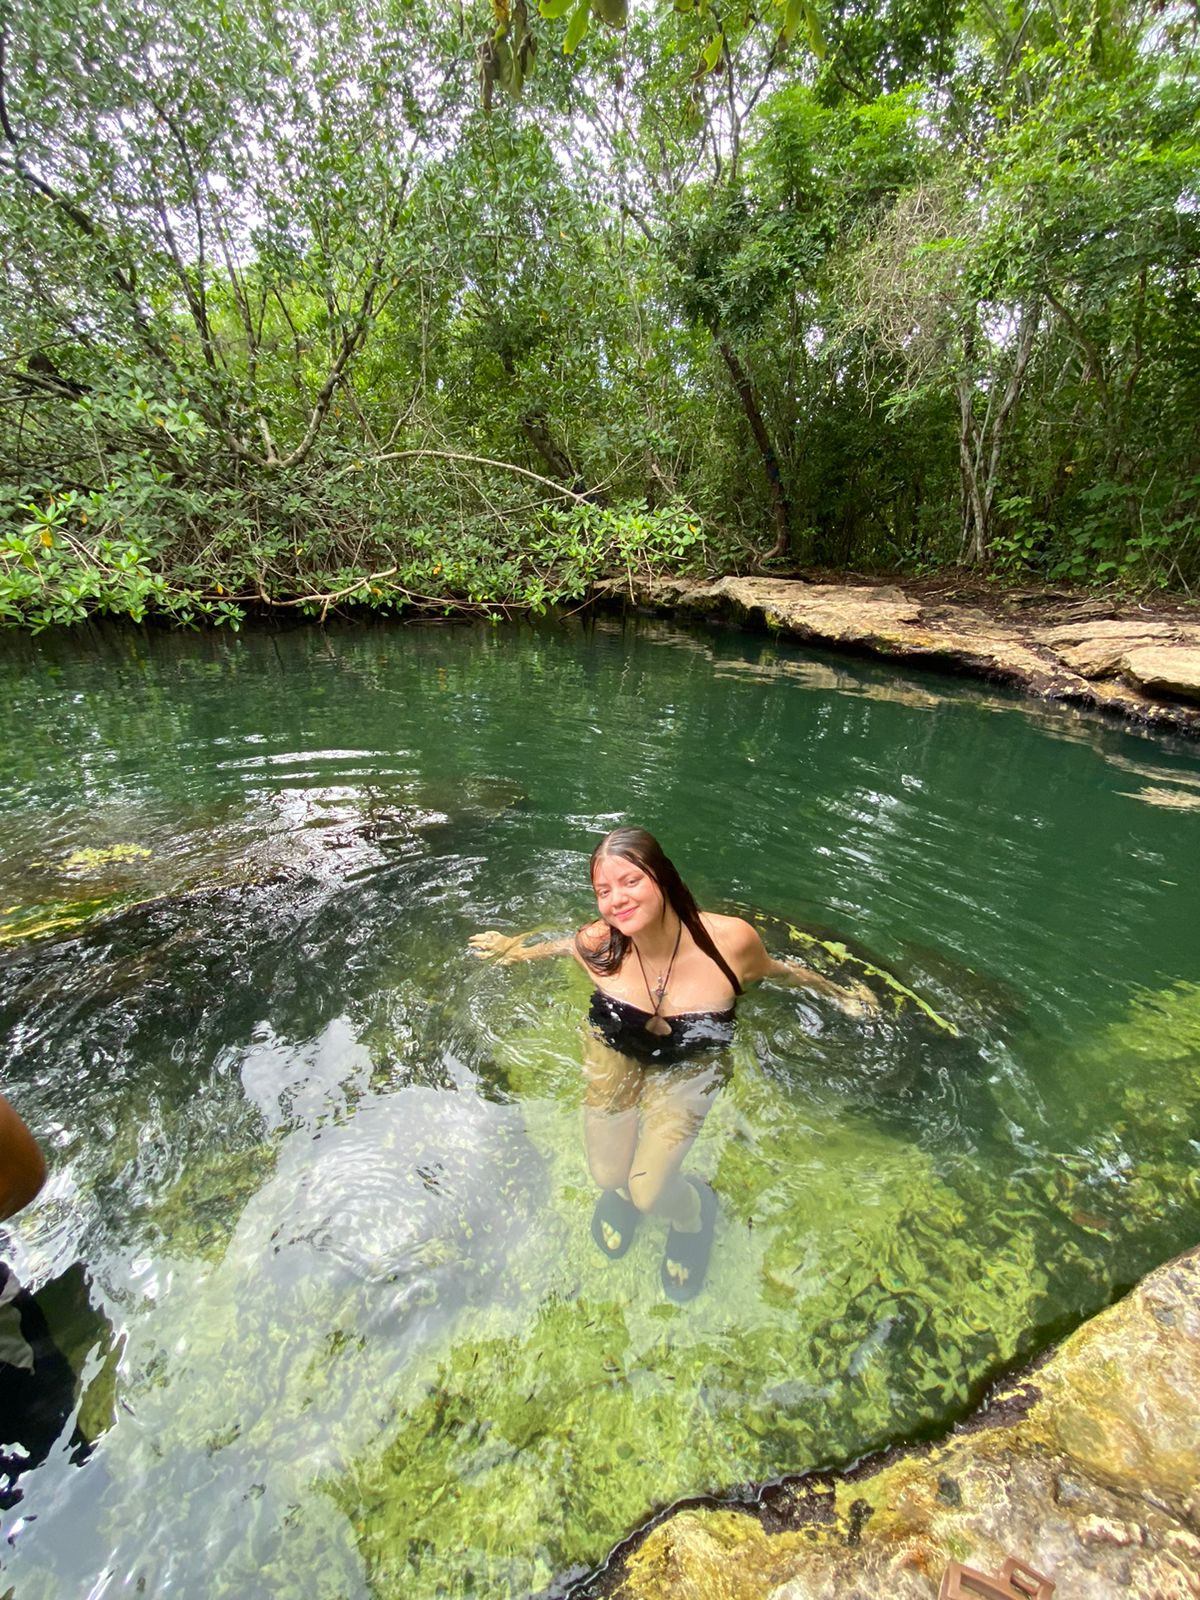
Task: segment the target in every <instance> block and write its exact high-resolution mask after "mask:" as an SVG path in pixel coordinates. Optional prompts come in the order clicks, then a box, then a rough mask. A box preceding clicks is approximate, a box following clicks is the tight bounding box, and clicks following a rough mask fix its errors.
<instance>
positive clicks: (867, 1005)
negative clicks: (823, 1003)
mask: <svg viewBox="0 0 1200 1600" xmlns="http://www.w3.org/2000/svg"><path fill="white" fill-rule="evenodd" d="M827 993H828V995H829V998H830V999H831V1000H832V1001H833V1003H834V1005H835V1006H836V1007H837V1008H838V1010H839V1011H842V1012H844V1013H845V1015H846V1016H848V1017H877V1016H878V1015H879V1010H880V1007H879V999H878V997H877V996H876V995H875V994H873V993H872V991H871V990H870V989H868V988H867V986H866V984H865V983H847V984H843V985H840V986H838V985H834V984H831V985H830V987H829V989H828V991H827Z"/></svg>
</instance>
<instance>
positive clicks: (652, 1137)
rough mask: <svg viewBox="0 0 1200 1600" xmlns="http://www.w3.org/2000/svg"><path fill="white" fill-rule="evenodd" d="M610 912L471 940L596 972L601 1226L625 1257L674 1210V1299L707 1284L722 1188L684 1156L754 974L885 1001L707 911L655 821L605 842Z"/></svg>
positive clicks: (591, 1137)
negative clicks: (649, 1220)
mask: <svg viewBox="0 0 1200 1600" xmlns="http://www.w3.org/2000/svg"><path fill="white" fill-rule="evenodd" d="M591 878H592V888H593V890H594V892H595V895H596V909H597V910H598V911H599V913H600V914H599V917H598V918H597V920H596V921H595V922H592V923H589V924H588V925H587V927H585V928H581V929H580V930H579V932H578V933H577V934H575V935H574V937H570V936H568V937H567V938H563V939H554V940H543V941H541V942H539V943H530V942H529V936H528V935H518V936H517V937H515V938H510V937H508V936H506V935H504V934H501V933H496V932H488V933H477V934H475V935H474V936H473V937H472V938H471V941H470V943H471V947H472V948H473V949H474V950H475V951H476V952H477V954H479V955H481V956H495V957H497V958H498V959H499V960H500V961H501V962H511V961H534V960H537V959H539V958H540V957H543V956H554V955H572V956H574V958H575V960H576V961H578V962H579V964H580V966H581V967H582V968H583V969H584V971H585V972H586V973H588V975H589V976H590V977H591V978H592V979H593V980H594V982H595V990H594V992H593V994H592V1001H591V1006H590V1009H589V1012H588V1021H589V1024H590V1027H589V1030H588V1034H587V1036H586V1039H585V1046H584V1073H585V1077H586V1096H585V1110H584V1140H585V1144H586V1148H587V1157H588V1165H589V1166H590V1168H591V1172H592V1177H593V1178H594V1179H595V1180H596V1183H597V1184H598V1185H599V1187H600V1196H599V1199H598V1200H597V1202H596V1209H595V1212H594V1214H593V1217H592V1236H593V1238H594V1239H595V1241H596V1243H597V1244H598V1245H599V1247H600V1249H601V1250H603V1251H604V1253H605V1254H606V1255H608V1256H611V1257H612V1258H614V1259H616V1258H617V1257H618V1256H623V1255H624V1254H625V1252H626V1250H628V1248H629V1246H630V1243H631V1242H632V1240H633V1235H634V1231H635V1229H636V1228H637V1226H638V1223H639V1221H640V1220H641V1218H642V1217H643V1216H644V1215H645V1214H646V1213H647V1212H655V1213H657V1214H658V1215H660V1216H663V1217H665V1218H666V1219H667V1221H668V1222H669V1224H670V1231H669V1233H668V1235H667V1247H666V1252H665V1254H664V1256H663V1264H662V1283H663V1288H664V1290H665V1292H666V1293H667V1295H668V1296H669V1297H670V1298H671V1299H672V1300H679V1301H682V1300H690V1299H692V1298H693V1297H694V1296H695V1295H696V1294H698V1293H699V1291H700V1287H701V1285H702V1283H703V1282H704V1274H705V1272H706V1270H707V1267H708V1257H709V1252H710V1250H711V1247H712V1236H713V1227H714V1224H715V1221H716V1214H717V1198H716V1195H715V1194H714V1193H713V1191H712V1189H711V1188H710V1187H709V1185H708V1184H707V1183H706V1182H705V1181H704V1180H703V1179H702V1178H698V1177H687V1178H685V1177H684V1176H683V1175H682V1174H681V1172H680V1168H681V1167H682V1165H683V1162H684V1159H685V1157H686V1156H687V1153H688V1151H689V1150H690V1149H691V1147H692V1145H693V1144H694V1143H695V1141H696V1135H697V1134H698V1133H699V1132H700V1127H701V1124H702V1123H703V1121H704V1118H705V1115H706V1113H707V1111H708V1108H709V1105H710V1104H711V1101H712V1096H713V1094H714V1093H715V1092H716V1090H717V1089H718V1088H720V1086H721V1083H722V1082H723V1081H724V1078H725V1075H726V1072H727V1070H728V1069H727V1065H726V1063H725V1061H724V1059H723V1056H722V1051H723V1047H724V1046H726V1045H728V1044H729V1042H730V1041H731V1039H732V1037H733V1016H734V1006H735V1004H736V1001H737V997H738V995H740V994H741V993H742V991H743V989H745V987H746V985H747V984H751V983H757V982H758V980H759V979H760V978H776V979H779V980H781V981H782V982H784V983H789V984H799V985H802V986H804V987H805V988H809V989H813V990H815V991H816V992H817V993H819V994H823V995H825V996H827V997H828V998H829V999H830V1000H832V1001H833V1002H834V1003H835V1004H836V1005H838V1006H840V1007H841V1008H842V1009H844V1010H847V1011H851V1012H853V1013H855V1014H861V1013H862V1012H864V1011H866V1010H869V1009H874V1007H875V999H874V996H873V995H872V994H871V992H870V990H869V989H866V988H865V987H863V986H862V985H855V986H853V987H851V988H839V987H838V986H837V985H836V984H833V983H830V982H829V981H828V979H826V978H822V977H820V976H819V975H818V974H817V973H815V972H813V971H811V970H810V969H809V968H808V967H805V966H802V965H801V964H800V963H799V962H798V961H777V960H775V959H774V958H773V957H772V956H770V955H768V954H767V951H766V949H765V947H764V946H763V942H762V939H761V938H760V937H759V935H758V933H757V931H756V930H755V929H754V928H753V927H752V926H751V925H750V923H748V922H745V921H743V919H742V918H741V917H723V916H718V915H717V914H716V913H715V912H708V911H701V910H700V909H699V907H698V906H697V905H696V902H695V899H694V898H693V896H692V894H691V891H690V890H689V889H688V888H687V886H686V884H685V883H684V882H683V879H682V878H681V877H680V876H679V873H678V872H677V870H676V869H675V867H674V865H673V864H672V863H671V861H670V860H669V859H668V858H667V856H666V855H665V854H664V853H663V849H662V846H661V845H660V844H659V843H658V840H657V839H655V838H654V836H653V835H652V834H649V833H647V832H646V831H645V829H644V828H617V829H616V830H615V831H614V832H613V833H610V834H608V835H607V836H606V837H605V838H603V839H601V841H600V843H599V844H598V845H597V846H596V848H595V850H594V851H593V852H592V862H591Z"/></svg>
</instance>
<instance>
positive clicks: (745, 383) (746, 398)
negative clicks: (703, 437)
mask: <svg viewBox="0 0 1200 1600" xmlns="http://www.w3.org/2000/svg"><path fill="white" fill-rule="evenodd" d="M713 338H714V340H715V341H716V345H717V349H718V350H719V351H720V352H721V357H722V359H723V361H724V362H725V365H726V366H727V367H728V369H729V376H730V377H731V378H732V379H733V386H734V388H735V389H736V390H737V396H738V399H739V400H740V401H741V403H742V410H743V411H744V412H745V413H746V421H747V422H748V423H749V424H750V432H751V433H752V434H753V435H754V442H755V444H756V445H757V446H758V453H759V456H760V457H761V459H762V464H763V470H764V471H765V472H766V475H767V487H768V489H769V490H770V494H771V510H772V513H773V515H774V521H775V543H774V545H773V546H772V547H771V551H770V557H778V556H785V555H787V553H788V551H789V550H790V549H791V544H792V514H791V508H790V507H789V505H788V501H787V495H786V494H785V492H784V488H783V475H782V473H781V472H780V470H779V457H778V456H777V455H776V454H775V446H774V445H773V444H772V443H771V436H770V434H768V432H767V425H766V423H765V422H764V421H763V414H762V412H761V411H760V410H759V405H758V397H757V395H756V394H755V393H754V387H753V385H752V384H751V382H750V379H749V376H748V375H747V373H746V369H745V368H744V367H743V366H742V363H741V362H740V361H739V359H738V355H737V351H736V350H734V348H733V346H732V345H731V344H730V343H729V341H728V339H726V338H725V337H724V336H723V335H722V334H721V333H719V332H717V331H716V330H713ZM770 557H769V558H770Z"/></svg>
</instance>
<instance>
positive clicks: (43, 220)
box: [0, 0, 1200, 631]
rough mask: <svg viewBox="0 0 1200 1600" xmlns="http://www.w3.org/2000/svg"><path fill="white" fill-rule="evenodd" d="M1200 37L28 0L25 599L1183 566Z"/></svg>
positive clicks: (1141, 15) (845, 9) (0, 341)
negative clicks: (87, 7) (86, 7)
mask: <svg viewBox="0 0 1200 1600" xmlns="http://www.w3.org/2000/svg"><path fill="white" fill-rule="evenodd" d="M1198 48H1200V16H1198V15H1197V13H1196V10H1195V7H1193V6H1187V5H1183V4H1174V3H1167V4H1160V3H1158V0H1154V3H1153V4H1151V3H1149V0H1147V3H1140V0H1122V3H1114V0H1093V3H1091V4H1089V5H1087V6H1084V7H1083V8H1076V9H1075V10H1072V11H1070V12H1069V13H1060V12H1058V11H1055V10H1047V11H1045V13H1044V14H1043V13H1042V12H1040V11H1038V10H1036V8H1035V9H1033V10H1029V11H1027V12H1020V11H1019V10H1018V11H1013V12H1011V14H1010V13H1009V12H1005V11H1003V10H997V9H996V8H994V7H987V6H978V5H970V6H968V5H959V4H953V5H949V6H947V5H944V4H941V3H937V4H934V3H932V0H930V3H924V0H917V3H914V4H912V5H910V6H907V7H905V8H903V9H902V11H901V12H897V11H896V10H895V8H894V7H892V8H888V9H887V10H886V11H885V10H884V9H883V8H877V7H875V6H872V5H867V6H863V5H858V4H854V5H851V4H849V3H846V0H828V3H822V4H814V5H809V4H807V3H803V4H802V3H801V0H779V3H768V4H767V5H766V6H765V7H761V8H758V10H757V11H753V10H751V9H747V10H746V12H745V13H744V14H740V13H736V12H730V11H728V10H727V9H726V10H722V11H720V12H718V8H717V7H716V6H715V5H714V4H713V3H712V0H681V3H680V4H678V5H676V6H675V7H656V6H650V5H649V4H646V3H638V4H633V5H629V4H627V3H626V0H578V3H576V4H574V5H573V6H572V5H570V4H565V3H564V0H543V3H542V4H541V6H540V7H539V8H537V9H536V11H535V9H534V8H532V7H530V6H528V5H527V3H526V0H471V3H470V4H467V5H464V6H460V7H458V8H451V10H449V11H447V9H446V8H445V7H443V6H440V5H437V4H435V3H434V0H417V3H415V4H405V5H398V4H391V3H384V4H380V5H378V6H372V7H369V8H363V9H360V10H359V11H353V10H350V11H344V12H339V13H338V16H337V18H336V25H333V24H331V22H330V18H329V15H328V13H327V11H326V9H325V8H323V7H321V6H320V5H317V4H315V3H314V0H281V3H280V4H277V5H272V6H271V7H268V8H262V7H257V6H255V5H252V4H250V3H249V0H233V3H229V0H171V3H170V4H169V5H168V4H167V3H166V0H106V3H105V4H104V6H102V7H99V8H93V10H91V11H87V12H81V11H80V8H79V7H78V5H77V3H76V0H37V3H36V4H35V3H34V0H14V3H13V4H10V5H9V6H8V7H7V8H6V10H5V13H4V17H3V19H2V20H0V173H2V174H3V181H4V205H3V207H2V208H0V308H2V309H0V624H8V625H12V626H15V627H20V628H28V629H32V630H35V631H36V630H40V629H42V628H46V627H52V626H58V625H63V624H66V625H69V624H71V623H74V622H77V621H80V620H82V619H84V618H86V617H89V616H93V615H113V616H125V617H129V618H131V619H132V620H134V621H140V620H142V619H143V618H147V617H151V616H157V617H163V618H166V619H168V620H172V621H175V622H178V623H182V624H185V625H193V626H208V625H215V626H224V627H236V626H238V625H239V624H240V623H241V621H242V620H243V619H244V617H245V616H247V615H248V614H249V612H250V611H252V610H264V611H267V612H280V613H282V614H284V615H286V614H289V613H292V612H298V613H299V614H301V615H304V616H312V617H316V618H318V619H319V618H322V617H325V616H328V615H330V614H331V613H332V612H333V611H334V610H335V609H342V610H345V609H348V608H353V609H354V610H356V611H358V610H372V611H377V612H380V613H383V614H387V615H395V614H397V613H399V614H404V615H411V614H413V613H417V614H435V613H437V612H439V611H444V610H445V609H446V608H447V607H448V608H449V609H450V611H451V613H457V614H470V615H476V614H481V613H485V612H491V613H495V614H506V613H508V612H512V611H519V612H523V613H524V612H528V613H533V614H537V613H539V612H540V611H541V610H543V609H544V608H546V607H548V606H570V605H575V604H579V603H580V602H581V601H582V600H583V598H584V596H585V595H586V594H587V592H588V591H589V589H590V588H592V587H593V586H594V585H596V584H597V583H599V582H601V581H602V580H613V579H615V578H624V579H626V580H628V581H629V582H630V583H632V582H633V581H634V580H636V579H638V578H645V579H647V580H649V579H653V578H656V577H666V576H672V575H679V574H682V575H684V576H690V577H699V576H713V575H717V574H734V575H738V574H746V573H758V574H771V575H774V574H784V573H794V572H796V571H800V572H807V571H809V570H820V571H837V572H841V573H855V574H861V575H863V576H864V577H865V578H867V579H870V580H872V581H873V580H874V579H876V578H878V577H880V576H883V575H892V576H899V578H900V579H901V580H902V581H909V580H910V579H925V578H928V577H930V576H931V575H933V576H936V575H940V574H943V573H947V572H952V571H959V570H968V571H969V572H971V573H972V574H975V575H978V576H979V577H980V578H983V577H985V576H990V577H993V578H994V579H995V580H997V581H998V582H999V583H1000V584H1002V585H1003V584H1010V583H1015V584H1017V585H1023V586H1029V585H1035V586H1036V585H1040V586H1050V587H1052V588H1054V587H1062V586H1083V587H1084V588H1088V589H1094V588H1100V589H1102V590H1104V591H1106V592H1107V591H1109V590H1112V591H1113V592H1121V593H1125V594H1130V595H1140V594H1143V593H1147V594H1155V593H1159V592H1163V593H1166V594H1170V595H1179V596H1191V595H1194V594H1195V593H1196V592H1197V588H1198V586H1200V524H1198V513H1200V438H1198V436H1197V432H1196V429H1195V425H1194V423H1195V417H1196V415H1197V413H1198V411H1200V387H1198V383H1200V379H1198V377H1197V371H1198V369H1197V365H1196V361H1195V350H1196V348H1197V343H1198V341H1200V295H1198V294H1197V277H1196V267H1197V262H1198V261H1200V201H1198V199H1197V197H1198V195H1200V140H1198V139H1197V136H1196V131H1195V130H1196V128H1197V126H1198V125H1200V72H1198V71H1197V62H1198V60H1200V54H1198ZM197 59H203V60H204V63H205V71H204V73H203V75H202V76H198V75H197V74H196V72H195V62H196V61H197Z"/></svg>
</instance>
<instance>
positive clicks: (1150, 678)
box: [597, 577, 1200, 737]
mask: <svg viewBox="0 0 1200 1600" xmlns="http://www.w3.org/2000/svg"><path fill="white" fill-rule="evenodd" d="M597 597H598V598H600V599H602V600H608V601H610V602H614V601H623V602H624V603H626V604H632V605H634V606H637V607H640V608H643V609H649V610H652V611H662V612H670V613H671V614H673V615H677V616H678V615H692V616H705V617H721V618H727V619H730V620H735V621H740V622H745V623H749V624H751V625H757V626H760V627H765V628H769V629H771V630H772V631H776V632H781V633H783V634H786V635H789V636H790V637H792V638H795V639H797V640H801V641H804V642H807V643H811V644H817V645H820V646H822V647H824V648H828V649H842V650H850V651H854V652H857V653H861V654H868V655H873V656H882V657H887V658H892V659H899V660H905V661H909V662H911V663H912V664H913V665H915V666H922V667H937V668H941V669H943V670H947V671H954V672H961V673H967V674H970V675H972V676H976V677H981V678H985V679H988V680H990V681H992V682H995V683H1004V684H1008V685H1011V686H1014V687H1017V688H1020V689H1022V690H1024V691H1025V692H1026V693H1028V694H1031V695H1035V696H1037V697H1038V698H1040V699H1044V700H1057V701H1063V702H1065V703H1068V704H1072V705H1078V706H1086V707H1092V708H1094V709H1096V710H1098V711H1102V712H1105V713H1108V714H1110V715H1113V716H1118V717H1122V718H1124V719H1126V720H1128V721H1130V722H1133V723H1136V724H1139V725H1141V726H1144V727H1150V728H1155V729H1160V730H1162V731H1165V732H1174V733H1183V734H1188V735H1191V736H1193V737H1198V736H1200V606H1189V605H1186V604H1183V603H1174V604H1172V603H1169V602H1162V601H1159V602H1155V603H1153V604H1149V603H1148V604H1138V603H1136V602H1133V601H1128V600H1126V601H1120V600H1109V599H1107V598H1105V597H1102V596H1084V597H1080V596H1074V595H1055V594H1046V593H1037V594H1034V595H1030V594H1028V593H1020V592H1014V591H1003V590H996V591H992V592H981V591H980V590H978V589H976V590H974V591H968V592H967V593H966V595H965V596H960V595H957V594H955V592H954V591H953V590H948V589H947V588H946V587H945V586H944V585H943V586H940V587H937V588H933V587H931V586H929V585H924V586H922V585H919V584H914V585H911V586H910V585H906V586H905V587H903V588H902V587H899V586H897V585H896V584H891V583H867V582H862V581H856V582H854V583H822V582H808V581H805V580H801V579H795V578H736V577H730V578H718V579H716V580H715V581H713V582H705V581H702V580H699V579H693V578H669V579H668V578H654V579H648V578H642V579H640V580H639V579H637V578H634V579H632V580H630V581H629V582H627V583H625V584H619V583H616V582H611V583H609V584H607V585H605V586H604V587H603V588H602V589H601V590H600V591H599V592H598V596H597Z"/></svg>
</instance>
